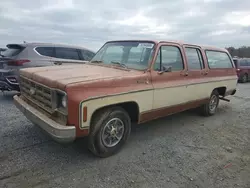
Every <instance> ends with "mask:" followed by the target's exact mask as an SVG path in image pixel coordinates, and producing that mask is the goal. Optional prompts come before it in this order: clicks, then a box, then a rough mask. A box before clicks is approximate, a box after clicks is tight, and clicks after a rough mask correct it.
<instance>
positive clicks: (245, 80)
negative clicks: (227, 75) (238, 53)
mask: <svg viewBox="0 0 250 188" xmlns="http://www.w3.org/2000/svg"><path fill="white" fill-rule="evenodd" d="M241 80H242V83H246V82H247V81H248V75H247V74H244V75H243V76H242V78H241Z"/></svg>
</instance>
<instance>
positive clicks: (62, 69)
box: [20, 64, 141, 90]
mask: <svg viewBox="0 0 250 188" xmlns="http://www.w3.org/2000/svg"><path fill="white" fill-rule="evenodd" d="M136 74H141V71H136V70H129V71H128V70H125V69H118V68H112V67H105V66H99V65H87V64H81V65H62V66H49V67H38V68H25V69H21V71H20V75H22V76H25V77H26V78H29V79H31V80H34V81H36V82H39V83H41V84H44V85H46V86H48V87H54V88H58V89H61V90H64V89H65V87H66V86H67V85H69V84H74V83H82V82H90V81H95V80H100V79H110V78H115V77H124V76H130V75H131V76H132V75H136Z"/></svg>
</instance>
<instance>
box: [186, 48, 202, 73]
mask: <svg viewBox="0 0 250 188" xmlns="http://www.w3.org/2000/svg"><path fill="white" fill-rule="evenodd" d="M185 51H186V56H187V63H188V69H190V70H201V69H202V68H203V60H202V55H201V52H200V50H199V49H196V48H189V47H186V48H185Z"/></svg>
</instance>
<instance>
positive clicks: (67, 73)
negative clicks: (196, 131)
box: [14, 40, 237, 157]
mask: <svg viewBox="0 0 250 188" xmlns="http://www.w3.org/2000/svg"><path fill="white" fill-rule="evenodd" d="M20 73H21V76H20V78H21V79H20V80H21V82H20V88H21V92H20V94H18V95H15V96H14V103H15V105H16V107H17V108H18V109H20V111H22V112H23V113H24V115H25V116H26V117H27V118H28V119H29V120H30V121H31V122H34V123H35V124H36V125H38V126H40V127H41V128H42V129H44V130H45V131H46V132H47V133H48V134H50V136H51V137H52V138H53V139H55V140H56V141H58V142H62V143H63V142H71V141H73V140H75V139H76V138H79V137H83V136H88V142H89V149H90V151H91V152H93V153H94V154H95V155H96V156H99V157H108V156H110V155H113V154H114V153H116V152H118V151H119V150H120V149H121V148H122V146H123V145H124V144H125V143H126V141H127V140H128V139H129V135H130V130H131V123H132V122H133V123H143V122H147V121H150V120H153V119H157V118H160V117H164V116H167V115H171V114H174V113H178V112H181V111H184V110H187V109H191V108H199V109H200V110H199V111H200V112H201V113H202V114H203V115H205V116H212V115H214V114H215V113H216V110H217V107H218V104H219V100H225V101H228V102H229V100H228V99H226V97H227V96H230V95H234V94H235V92H236V86H237V75H236V71H235V67H234V64H233V60H232V58H231V56H230V54H229V53H228V52H227V51H226V50H225V49H222V48H216V47H206V46H197V45H192V44H182V43H177V42H168V41H161V42H156V41H144V40H123V41H110V42H107V43H105V44H104V45H103V46H102V47H101V49H100V50H99V51H98V52H97V53H96V55H95V56H94V57H93V58H92V60H91V61H90V62H88V63H86V64H83V65H72V66H70V67H66V66H58V67H48V68H43V67H41V68H32V69H23V70H21V72H20Z"/></svg>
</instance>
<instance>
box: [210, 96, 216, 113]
mask: <svg viewBox="0 0 250 188" xmlns="http://www.w3.org/2000/svg"><path fill="white" fill-rule="evenodd" d="M217 103H218V98H217V96H215V95H213V96H212V98H211V100H210V102H209V109H210V111H214V110H215V109H216V107H217Z"/></svg>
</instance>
